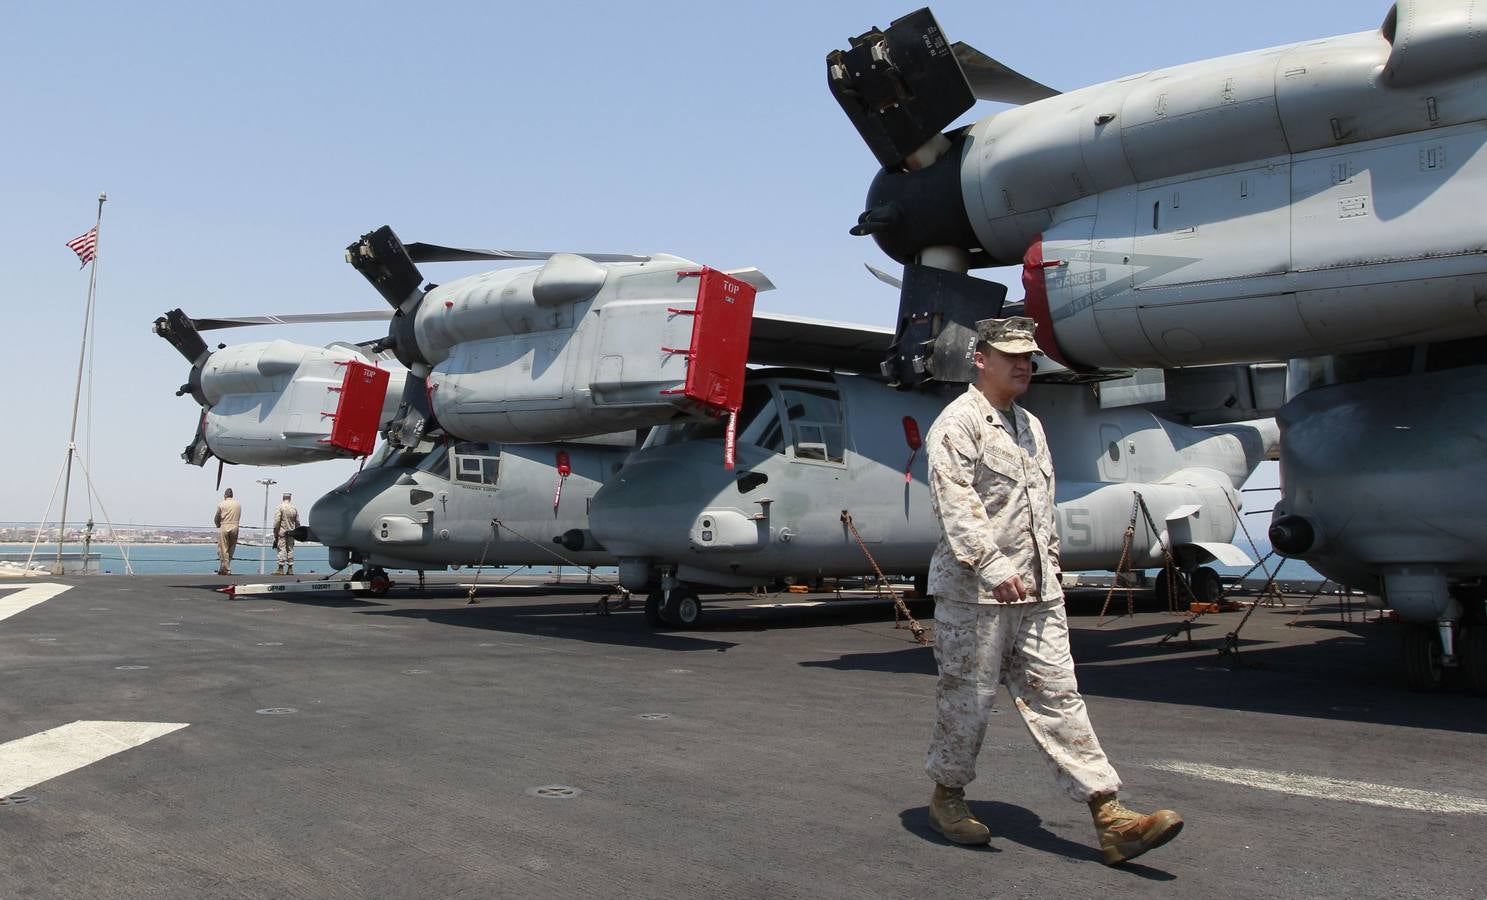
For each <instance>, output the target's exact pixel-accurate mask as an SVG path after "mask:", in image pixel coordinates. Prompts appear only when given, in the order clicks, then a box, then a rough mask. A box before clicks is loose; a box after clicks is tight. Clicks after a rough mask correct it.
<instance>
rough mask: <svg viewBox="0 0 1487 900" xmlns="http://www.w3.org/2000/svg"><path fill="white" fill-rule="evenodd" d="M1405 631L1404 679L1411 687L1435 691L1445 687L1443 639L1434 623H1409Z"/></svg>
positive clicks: (1413, 689)
mask: <svg viewBox="0 0 1487 900" xmlns="http://www.w3.org/2000/svg"><path fill="white" fill-rule="evenodd" d="M1405 627H1406V628H1407V629H1408V630H1407V631H1406V632H1405V633H1404V680H1405V684H1407V685H1408V686H1409V689H1410V690H1412V691H1416V692H1419V693H1434V692H1436V691H1439V690H1440V689H1441V688H1443V687H1445V683H1446V669H1445V666H1442V665H1441V655H1442V653H1441V639H1440V635H1439V634H1438V633H1437V632H1436V628H1435V626H1434V625H1407V626H1405Z"/></svg>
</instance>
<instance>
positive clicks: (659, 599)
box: [645, 591, 666, 628]
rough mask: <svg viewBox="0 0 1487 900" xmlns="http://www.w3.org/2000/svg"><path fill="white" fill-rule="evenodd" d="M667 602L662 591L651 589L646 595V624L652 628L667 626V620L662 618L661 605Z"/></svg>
mask: <svg viewBox="0 0 1487 900" xmlns="http://www.w3.org/2000/svg"><path fill="white" fill-rule="evenodd" d="M665 602H666V599H665V597H663V596H662V595H661V592H660V591H651V592H650V593H649V594H647V595H646V597H645V624H647V625H649V626H651V627H652V628H665V627H666V620H665V619H663V618H661V606H662V604H664V603H665Z"/></svg>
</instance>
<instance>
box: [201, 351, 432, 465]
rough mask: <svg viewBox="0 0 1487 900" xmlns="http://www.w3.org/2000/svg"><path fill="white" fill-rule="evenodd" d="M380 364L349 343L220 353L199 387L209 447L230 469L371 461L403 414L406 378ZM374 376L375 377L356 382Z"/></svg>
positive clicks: (208, 365) (398, 369)
mask: <svg viewBox="0 0 1487 900" xmlns="http://www.w3.org/2000/svg"><path fill="white" fill-rule="evenodd" d="M374 363H375V360H374V359H373V358H371V357H369V356H368V355H367V354H366V353H365V352H363V351H362V350H361V349H360V348H358V347H356V346H354V345H349V344H331V345H330V346H328V347H312V346H308V345H305V344H295V343H292V342H290V341H283V340H278V341H268V342H256V343H249V344H238V345H236V346H232V347H225V348H223V349H221V350H218V351H216V352H215V353H213V354H212V355H211V356H210V357H208V358H207V360H206V361H205V362H204V363H203V364H202V367H201V372H200V376H199V381H198V390H199V391H200V394H201V398H202V399H203V400H204V401H205V403H206V407H205V421H204V423H203V434H204V437H205V439H206V443H207V446H208V447H209V448H210V449H211V451H212V453H214V454H215V455H216V456H218V457H220V458H221V459H223V460H225V461H227V462H231V463H240V464H244V465H258V466H284V465H293V464H296V463H302V462H314V461H317V460H322V459H336V458H340V457H348V456H359V455H364V454H365V453H367V452H370V450H371V445H372V442H373V441H374V440H375V437H376V432H377V430H378V429H379V428H380V427H381V426H382V424H383V423H385V422H386V421H387V420H388V419H390V418H391V417H392V415H393V413H394V412H396V410H397V406H398V399H399V398H400V397H401V396H402V390H403V382H404V380H405V379H406V377H407V372H406V371H405V370H404V369H402V368H401V367H393V368H392V369H390V370H389V369H381V368H379V367H378V366H377V365H374ZM368 370H370V371H371V372H372V377H370V378H364V377H352V375H353V372H355V373H364V372H366V371H368ZM378 372H386V373H387V374H386V375H385V376H382V377H377V373H378ZM389 381H391V382H392V385H393V386H392V388H391V389H389V387H388V385H389ZM353 419H355V420H356V421H353Z"/></svg>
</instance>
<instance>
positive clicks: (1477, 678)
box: [1456, 622, 1487, 694]
mask: <svg viewBox="0 0 1487 900" xmlns="http://www.w3.org/2000/svg"><path fill="white" fill-rule="evenodd" d="M1456 652H1457V653H1458V654H1460V656H1461V668H1462V671H1463V672H1464V673H1465V675H1466V686H1467V687H1468V688H1469V689H1470V690H1471V692H1472V693H1473V694H1487V624H1484V623H1480V622H1479V623H1477V624H1475V625H1472V626H1470V627H1468V628H1467V629H1466V631H1465V633H1463V634H1462V635H1461V640H1460V642H1459V643H1458V647H1457V651H1456Z"/></svg>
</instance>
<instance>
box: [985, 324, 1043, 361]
mask: <svg viewBox="0 0 1487 900" xmlns="http://www.w3.org/2000/svg"><path fill="white" fill-rule="evenodd" d="M1036 327H1037V323H1036V322H1034V321H1033V320H1032V319H1029V318H1028V317H1027V316H1013V317H1011V318H1010V319H982V320H981V321H979V322H977V323H976V340H977V341H978V342H980V341H985V342H986V343H988V344H990V345H991V346H992V349H994V350H1000V351H1002V352H1003V353H1037V354H1039V355H1040V356H1041V355H1042V354H1043V351H1042V350H1039V349H1038V343H1037V341H1035V340H1033V330H1034V329H1035V328H1036Z"/></svg>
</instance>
